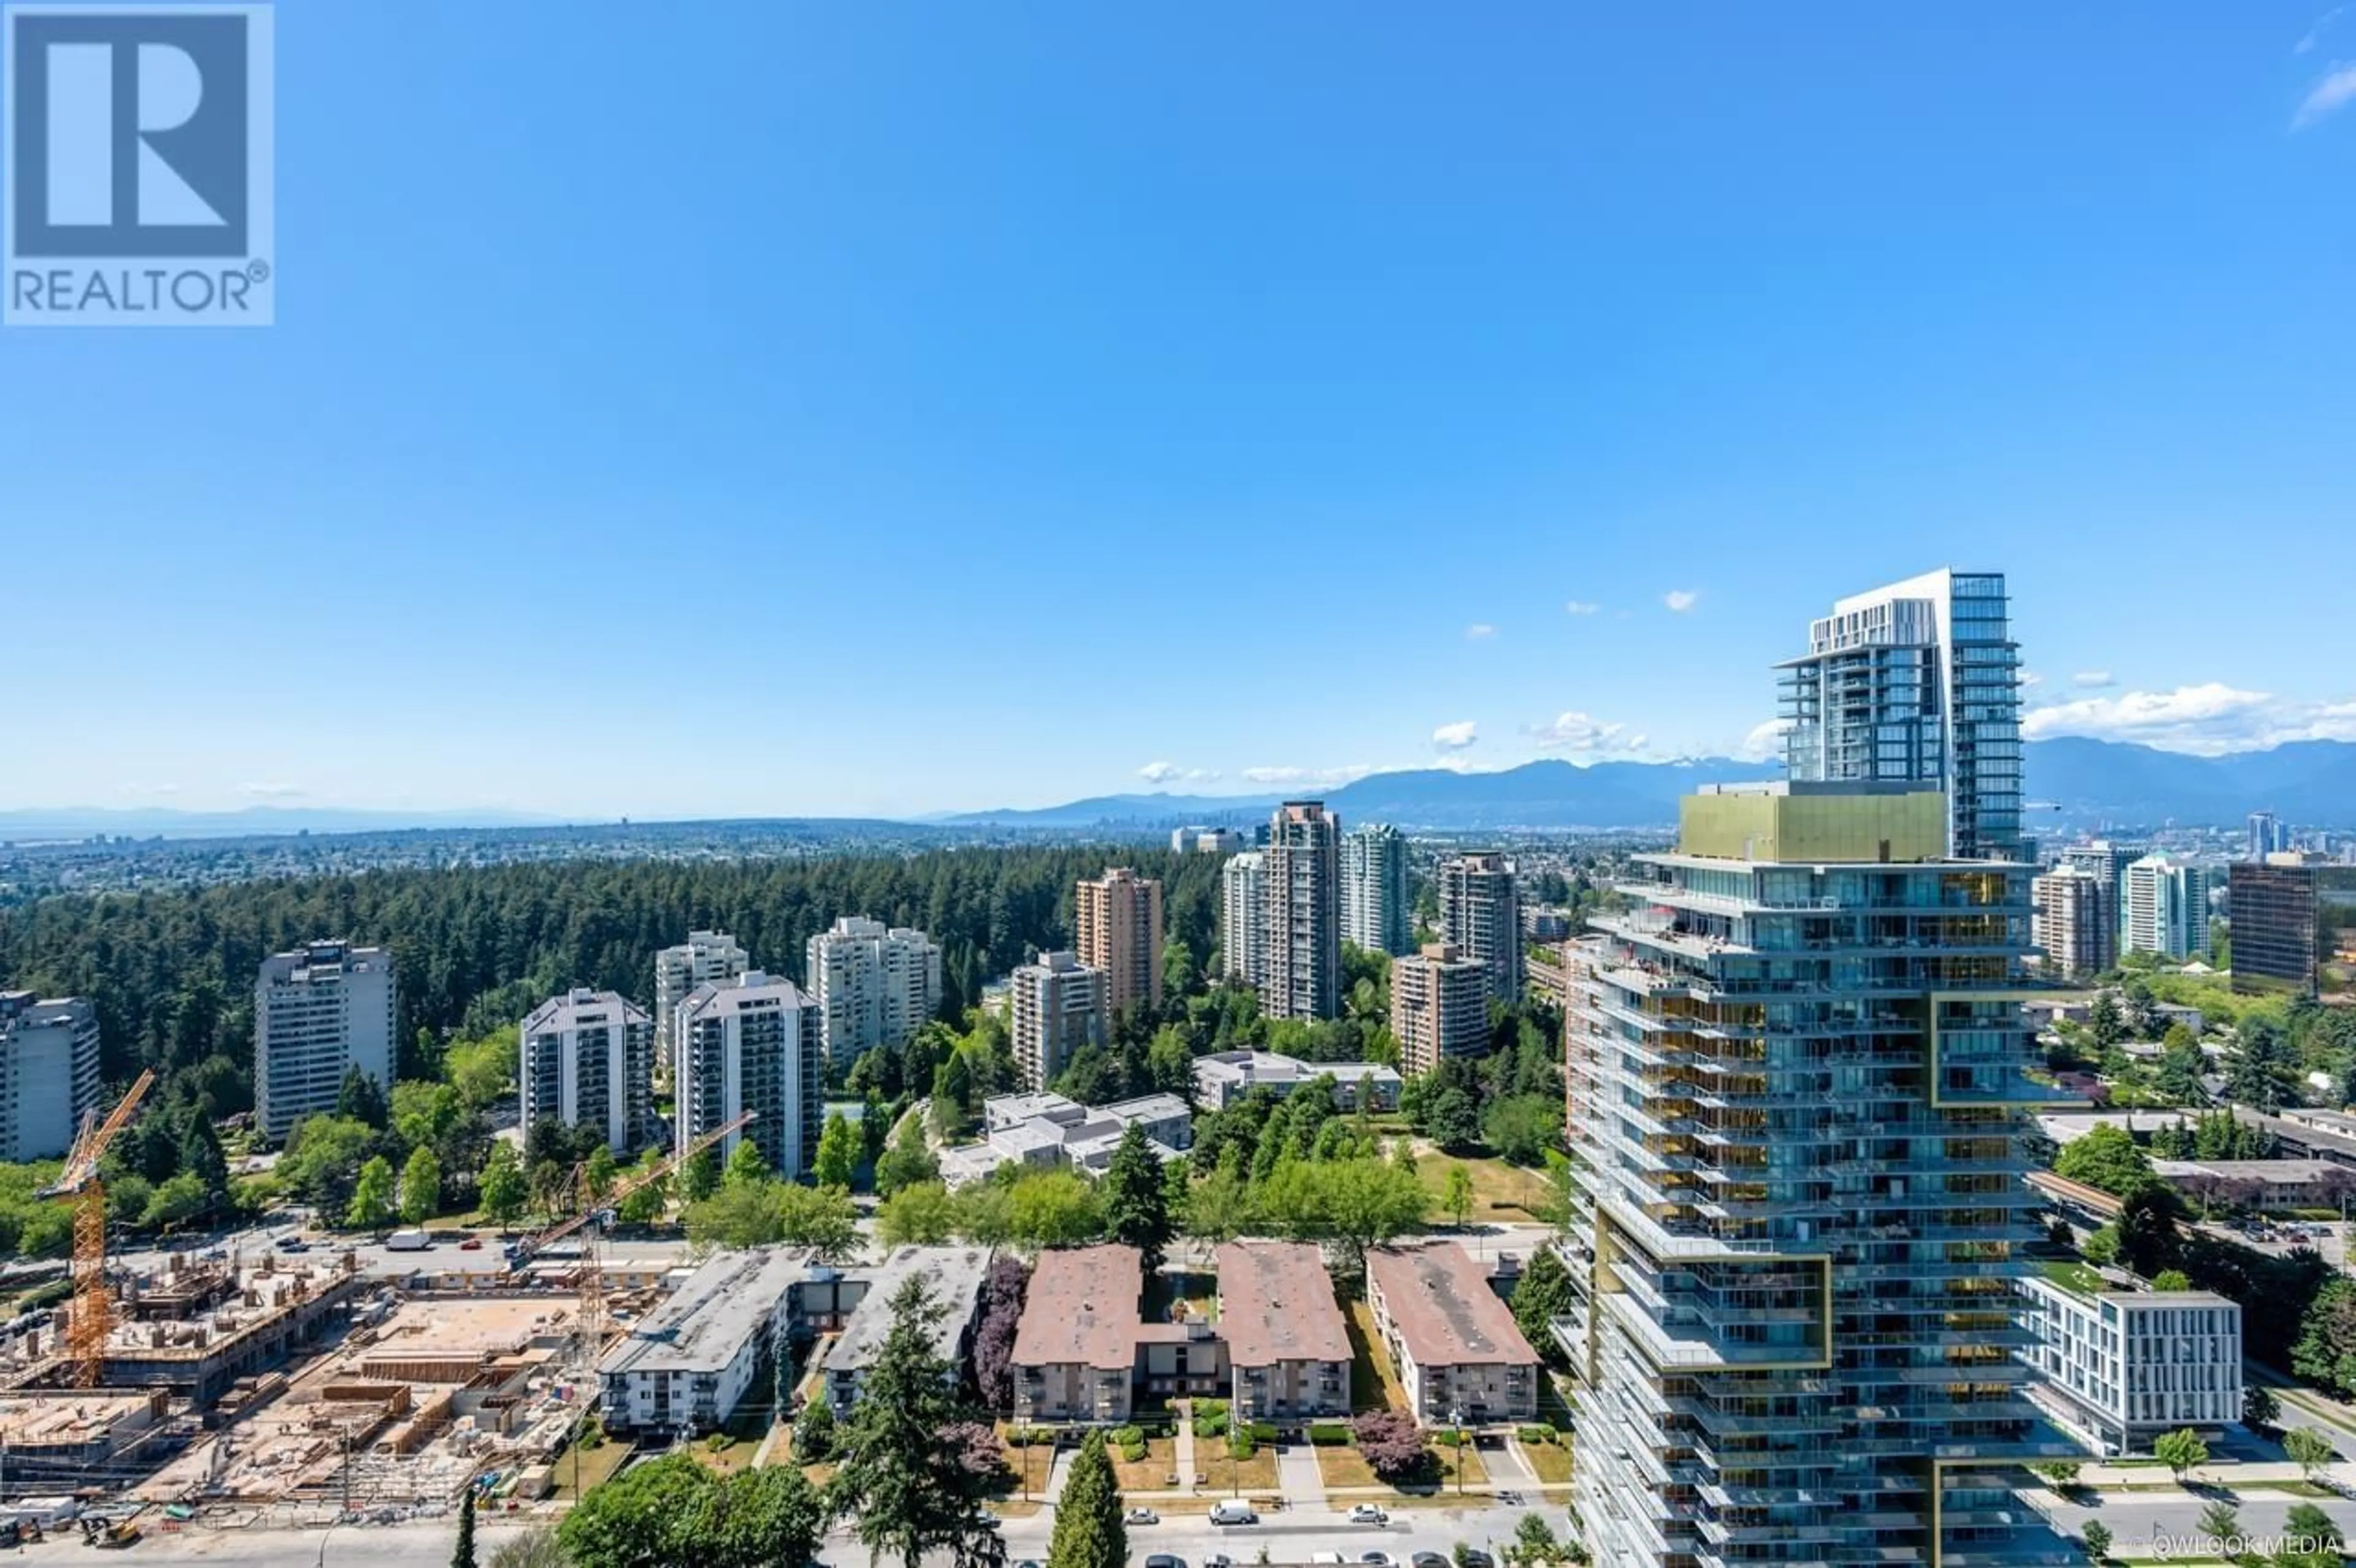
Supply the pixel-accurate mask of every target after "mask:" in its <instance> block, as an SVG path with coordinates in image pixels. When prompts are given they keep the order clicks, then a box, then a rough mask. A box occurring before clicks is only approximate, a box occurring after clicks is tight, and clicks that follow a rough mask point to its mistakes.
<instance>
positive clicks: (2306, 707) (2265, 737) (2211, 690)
mask: <svg viewBox="0 0 2356 1568" xmlns="http://www.w3.org/2000/svg"><path fill="white" fill-rule="evenodd" d="M2020 731H2021V733H2022V734H2023V735H2025V736H2027V737H2028V738H2029V739H2030V740H2032V741H2041V740H2047V739H2051V737H2053V736H2056V735H2085V736H2091V737H2093V738H2094V739H2096V740H2101V741H2137V742H2139V743H2141V744H2143V745H2147V746H2157V747H2158V748H2159V749H2160V750H2162V751H2167V752H2193V753H2195V754H2196V755H2199V756H2204V757H2213V756H2219V755H2222V753H2224V752H2247V751H2257V750H2263V749H2265V748H2266V747H2269V746H2279V745H2282V744H2284V743H2285V742H2286V741H2356V699H2343V700H2340V701H2337V702H2303V701H2298V700H2296V699H2290V698H2279V697H2276V696H2275V695H2274V694H2273V693H2271V692H2265V691H2243V690H2240V689H2238V688H2233V687H2230V686H2227V685H2226V684H2225V683H2224V682H2222V681H2214V680H2212V681H2210V682H2208V683H2207V684H2205V685H2202V686H2182V687H2179V688H2176V689H2175V690H2174V691H2124V692H2121V693H2119V694H2118V695H2117V696H2115V697H2082V698H2079V699H2076V700H2074V701H2071V702H2061V703H2055V704H2052V705H2051V706H2049V707H2045V708H2036V709H2030V710H2029V713H2028V714H2027V715H2025V716H2024V717H2023V718H2022V720H2021V723H2020Z"/></svg>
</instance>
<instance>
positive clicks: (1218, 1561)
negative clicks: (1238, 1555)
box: [1203, 1552, 1236, 1568]
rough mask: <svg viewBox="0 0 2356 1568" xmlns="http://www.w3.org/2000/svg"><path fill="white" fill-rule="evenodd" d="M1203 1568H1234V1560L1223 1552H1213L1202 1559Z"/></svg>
mask: <svg viewBox="0 0 2356 1568" xmlns="http://www.w3.org/2000/svg"><path fill="white" fill-rule="evenodd" d="M1203 1568H1236V1560H1235V1559H1234V1558H1232V1557H1230V1556H1228V1555H1227V1554H1226V1552H1212V1553H1211V1554H1210V1555H1209V1556H1207V1557H1205V1558H1204V1559H1203Z"/></svg>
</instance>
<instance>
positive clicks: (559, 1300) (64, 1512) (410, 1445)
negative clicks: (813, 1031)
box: [0, 1079, 800, 1529]
mask: <svg viewBox="0 0 2356 1568" xmlns="http://www.w3.org/2000/svg"><path fill="white" fill-rule="evenodd" d="M145 1086H146V1081H145V1079H143V1080H142V1081H141V1083H139V1084H138V1085H136V1086H134V1089H133V1091H132V1093H130V1094H129V1095H128V1096H126V1097H125V1099H124V1100H123V1103H122V1104H120V1105H118V1106H117V1107H116V1109H115V1112H114V1114H113V1115H111V1116H109V1117H108V1118H106V1120H105V1121H104V1122H102V1123H93V1124H92V1125H86V1126H85V1128H84V1130H83V1133H82V1136H81V1138H80V1141H79V1142H78V1143H77V1145H76V1147H75V1150H74V1153H73V1154H72V1155H71V1156H70V1157H69V1158H68V1160H67V1162H66V1165H65V1168H64V1172H63V1174H62V1176H61V1177H60V1179H59V1182H58V1184H57V1185H56V1186H55V1187H54V1188H53V1189H50V1195H52V1196H55V1197H59V1198H61V1199H64V1200H68V1201H70V1202H71V1203H73V1204H74V1206H75V1237H74V1240H75V1248H74V1257H73V1265H72V1271H71V1275H70V1281H71V1297H70V1300H68V1301H66V1302H65V1303H63V1304H61V1305H60V1306H59V1308H58V1309H57V1310H56V1311H55V1312H53V1313H52V1312H37V1313H34V1314H29V1315H27V1316H25V1317H19V1318H18V1319H16V1320H14V1321H12V1322H10V1323H9V1324H8V1325H7V1326H6V1328H5V1330H0V1526H5V1525H9V1524H11V1523H12V1522H14V1521H17V1520H33V1521H38V1522H39V1523H40V1524H41V1525H42V1526H43V1527H44V1528H48V1527H52V1526H54V1525H55V1524H56V1523H57V1522H58V1521H59V1520H66V1519H71V1518H73V1517H75V1516H76V1514H77V1513H81V1514H82V1515H83V1517H85V1518H87V1517H88V1516H89V1511H90V1510H93V1509H94V1510H98V1511H99V1512H102V1513H112V1514H118V1515H119V1514H121V1513H123V1511H124V1508H125V1505H147V1506H149V1507H151V1508H152V1509H154V1511H155V1517H156V1518H158V1519H160V1520H163V1521H165V1522H164V1523H163V1525H162V1528H165V1529H177V1528H179V1527H181V1526H183V1525H185V1524H187V1523H189V1522H191V1521H196V1522H203V1523H217V1524H241V1523H252V1522H255V1521H257V1520H267V1519H270V1518H273V1517H275V1518H284V1519H287V1520H317V1519H320V1518H323V1517H324V1518H333V1519H345V1518H362V1517H365V1518H374V1519H380V1520H391V1519H398V1518H402V1517H410V1516H415V1515H432V1514H439V1513H441V1512H444V1511H445V1510H447V1509H449V1508H451V1507H452V1506H453V1505H454V1504H455V1502H456V1501H457V1500H458V1499H459V1497H460V1496H461V1494H462V1493H463V1492H464V1491H466V1488H469V1487H472V1488H476V1490H477V1495H478V1496H480V1497H482V1498H483V1499H487V1500H489V1501H491V1502H494V1503H498V1502H502V1501H505V1500H508V1499H515V1500H517V1501H524V1500H530V1499H538V1498H541V1497H543V1496H545V1495H547V1493H548V1492H549V1490H550V1489H551V1487H552V1481H553V1469H552V1467H553V1465H554V1462H555V1460H556V1459H557V1457H558V1456H560V1455H562V1453H563V1452H564V1451H565V1450H566V1448H567V1447H568V1446H570V1445H573V1443H574V1442H575V1441H577V1440H578V1439H579V1438H580V1437H581V1436H582V1435H583V1432H584V1422H585V1421H586V1420H587V1418H588V1417H589V1416H590V1415H591V1414H592V1413H594V1411H595V1409H596V1405H597V1403H598V1396H599V1393H600V1392H601V1389H602V1387H603V1384H602V1382H601V1380H600V1377H599V1374H598V1365H599V1362H600V1360H601V1359H602V1358H603V1357H604V1356H605V1354H606V1351H607V1348H608V1343H609V1341H611V1340H612V1339H615V1338H616V1336H620V1337H624V1338H626V1337H627V1336H629V1335H630V1334H631V1332H632V1331H633V1328H634V1326H636V1325H638V1324H640V1323H642V1322H643V1321H645V1320H647V1319H648V1317H650V1316H652V1315H655V1314H656V1313H657V1312H658V1309H659V1307H660V1305H661V1304H662V1303H663V1302H664V1301H665V1299H666V1298H667V1297H668V1296H669V1295H670V1294H671V1292H672V1290H673V1289H674V1288H675V1287H677V1286H678V1285H680V1283H681V1281H682V1279H683V1278H684V1277H685V1276H686V1275H688V1274H690V1273H691V1272H692V1271H687V1270H648V1269H646V1268H643V1267H640V1268H637V1269H628V1268H616V1269H610V1270H609V1269H607V1268H606V1267H605V1266H604V1264H603V1262H602V1260H601V1257H600V1246H599V1241H598V1235H597V1232H598V1230H599V1227H600V1223H601V1221H603V1220H605V1219H606V1218H609V1217H610V1211H607V1210H604V1209H601V1208H599V1207H597V1206H594V1205H592V1204H590V1203H588V1202H586V1201H585V1200H584V1201H583V1202H582V1203H580V1204H577V1205H575V1206H574V1207H575V1212H574V1213H573V1215H572V1217H570V1218H566V1219H561V1220H560V1221H557V1222H556V1223H554V1224H552V1226H551V1227H550V1228H548V1229H547V1230H545V1231H542V1232H541V1233H539V1234H538V1235H537V1236H533V1237H530V1238H529V1239H528V1240H525V1241H523V1242H520V1243H516V1244H515V1245H514V1246H513V1247H512V1248H511V1249H510V1250H509V1253H508V1254H507V1257H506V1259H505V1260H504V1264H503V1265H502V1264H500V1263H494V1264H492V1266H491V1267H490V1268H489V1269H487V1270H484V1269H474V1270H466V1269H454V1270H447V1271H441V1270H436V1269H434V1267H432V1266H431V1265H430V1264H423V1260H421V1264H422V1265H423V1266H415V1267H410V1266H401V1267H395V1268H391V1269H388V1268H386V1267H385V1266H384V1265H383V1264H382V1263H381V1262H380V1264H378V1266H377V1270H376V1272H375V1273H374V1274H370V1273H369V1272H366V1271H364V1270H363V1269H362V1267H361V1264H360V1258H359V1253H357V1252H355V1251H348V1250H347V1251H337V1252H332V1253H327V1252H323V1253H316V1254H314V1253H310V1252H309V1251H308V1249H307V1247H301V1248H297V1247H295V1246H291V1245H290V1246H288V1247H287V1249H286V1250H281V1248H280V1246H278V1245H273V1244H271V1243H269V1242H268V1241H267V1239H265V1238H261V1237H259V1236H257V1237H256V1238H255V1239H254V1240H253V1242H252V1243H249V1245H248V1246H247V1247H246V1249H245V1250H237V1249H233V1248H230V1247H226V1246H224V1247H217V1248H215V1249H213V1250H210V1251H205V1252H184V1253H168V1254H163V1255H161V1256H160V1257H158V1256H156V1255H155V1254H147V1255H146V1261H145V1262H143V1264H141V1265H140V1266H135V1267H134V1266H130V1265H129V1264H125V1263H124V1262H123V1261H121V1260H115V1259H110V1258H109V1256H108V1254H107V1252H106V1245H105V1227H104V1211H103V1205H104V1192H103V1189H102V1185H101V1183H100V1179H99V1176H98V1171H99V1161H100V1157H102V1155H103V1153H104V1151H105V1148H106V1145H107V1143H108V1141H109V1139H110V1138H111V1137H112V1133H113V1132H114V1131H116V1130H119V1128H120V1127H121V1126H122V1125H123V1123H124V1122H125V1121H127V1119H128V1117H129V1115H130V1114H131V1112H132V1110H133V1109H134V1108H135V1106H136V1104H137V1102H138V1100H139V1097H140V1095H141V1094H142V1093H144V1091H145ZM736 1125H741V1120H740V1123H739V1124H736ZM724 1130H733V1127H732V1129H724ZM715 1136H716V1135H715ZM420 1239H421V1241H422V1240H423V1233H422V1232H421V1233H420ZM494 1255H495V1256H496V1254H494ZM769 1272H770V1273H772V1274H774V1275H777V1278H778V1280H779V1283H778V1285H776V1290H777V1291H778V1292H780V1293H782V1292H783V1290H784V1289H785V1285H784V1283H783V1281H784V1279H785V1278H786V1277H787V1275H797V1276H798V1274H799V1273H800V1269H799V1266H798V1264H797V1266H796V1267H795V1268H793V1269H788V1270H783V1271H780V1270H777V1269H774V1268H773V1269H771V1270H770V1271H769Z"/></svg>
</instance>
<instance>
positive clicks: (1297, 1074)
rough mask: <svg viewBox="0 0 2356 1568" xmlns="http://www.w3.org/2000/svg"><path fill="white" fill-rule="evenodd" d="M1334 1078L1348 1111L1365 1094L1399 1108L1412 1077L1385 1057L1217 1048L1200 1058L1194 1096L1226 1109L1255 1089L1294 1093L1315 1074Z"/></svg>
mask: <svg viewBox="0 0 2356 1568" xmlns="http://www.w3.org/2000/svg"><path fill="white" fill-rule="evenodd" d="M1318 1078H1331V1079H1332V1080H1333V1101H1334V1104H1337V1105H1339V1106H1340V1107H1341V1108H1342V1109H1343V1110H1344V1111H1355V1110H1356V1109H1357V1108H1358V1099H1359V1097H1360V1096H1361V1095H1364V1096H1365V1100H1366V1104H1367V1108H1368V1109H1369V1110H1375V1111H1396V1110H1398V1103H1399V1090H1400V1089H1401V1088H1402V1087H1404V1086H1405V1083H1406V1080H1405V1079H1403V1078H1401V1077H1400V1076H1399V1075H1398V1071H1397V1070H1396V1069H1393V1068H1389V1067H1386V1066H1384V1065H1383V1064H1382V1063H1381V1062H1379V1061H1301V1060H1300V1059H1299V1058H1297V1057H1291V1056H1280V1055H1278V1054H1277V1053H1276V1052H1275V1051H1213V1052H1211V1053H1210V1054H1209V1055H1208V1056H1198V1057H1196V1058H1195V1059H1194V1099H1195V1101H1196V1103H1197V1104H1200V1105H1201V1106H1202V1107H1203V1108H1204V1109H1205V1110H1206V1111H1224V1110H1226V1108H1227V1107H1228V1106H1229V1105H1231V1104H1234V1103H1235V1102H1236V1101H1237V1100H1240V1099H1242V1098H1243V1097H1244V1096H1245V1095H1247V1094H1248V1093H1251V1092H1252V1091H1253V1090H1255V1089H1272V1090H1274V1091H1275V1092H1276V1093H1279V1094H1290V1093H1292V1092H1293V1091H1294V1090H1295V1089H1298V1088H1300V1087H1301V1085H1302V1084H1303V1083H1309V1082H1311V1081H1312V1080H1313V1079H1318Z"/></svg>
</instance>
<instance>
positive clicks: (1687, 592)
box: [1661, 588, 1701, 615]
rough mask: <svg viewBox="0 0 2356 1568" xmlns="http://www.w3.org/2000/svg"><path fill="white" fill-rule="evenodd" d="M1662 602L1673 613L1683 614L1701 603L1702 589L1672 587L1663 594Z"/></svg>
mask: <svg viewBox="0 0 2356 1568" xmlns="http://www.w3.org/2000/svg"><path fill="white" fill-rule="evenodd" d="M1661 603H1664V604H1666V605H1667V606H1668V607H1669V611H1670V613H1672V614H1677V615H1682V614H1684V613H1686V612H1687V611H1688V610H1690V609H1692V608H1693V607H1694V606H1695V605H1697V604H1698V603H1701V591H1700V590H1699V589H1696V588H1672V589H1670V590H1669V591H1668V592H1666V593H1664V594H1662V595H1661Z"/></svg>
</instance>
